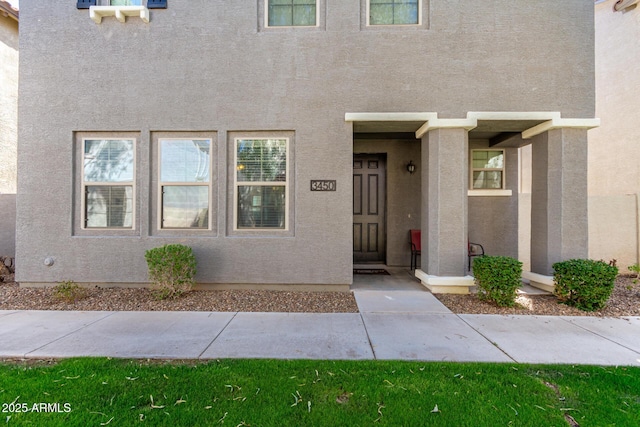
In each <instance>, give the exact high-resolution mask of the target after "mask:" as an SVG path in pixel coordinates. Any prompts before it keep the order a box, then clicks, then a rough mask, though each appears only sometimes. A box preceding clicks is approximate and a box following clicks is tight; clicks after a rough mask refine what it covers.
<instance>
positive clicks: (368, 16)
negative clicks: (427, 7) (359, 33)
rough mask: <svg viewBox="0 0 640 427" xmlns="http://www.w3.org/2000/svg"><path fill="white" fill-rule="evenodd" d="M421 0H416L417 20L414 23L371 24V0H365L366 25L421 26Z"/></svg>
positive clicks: (373, 26) (375, 26)
mask: <svg viewBox="0 0 640 427" xmlns="http://www.w3.org/2000/svg"><path fill="white" fill-rule="evenodd" d="M423 1H424V0H418V22H417V23H415V24H372V23H371V0H365V2H366V20H367V27H372V28H377V27H383V28H384V27H387V28H388V27H419V26H422V19H423V17H422V8H423Z"/></svg>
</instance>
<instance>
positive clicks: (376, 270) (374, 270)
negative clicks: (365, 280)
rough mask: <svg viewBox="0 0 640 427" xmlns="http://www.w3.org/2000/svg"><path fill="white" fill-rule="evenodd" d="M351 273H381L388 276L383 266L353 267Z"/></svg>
mask: <svg viewBox="0 0 640 427" xmlns="http://www.w3.org/2000/svg"><path fill="white" fill-rule="evenodd" d="M353 274H382V275H386V276H390V274H389V272H388V271H387V270H385V269H384V268H354V269H353Z"/></svg>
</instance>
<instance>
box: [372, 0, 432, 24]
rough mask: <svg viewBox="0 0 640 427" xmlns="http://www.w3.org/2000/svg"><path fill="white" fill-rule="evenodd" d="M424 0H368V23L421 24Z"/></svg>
mask: <svg viewBox="0 0 640 427" xmlns="http://www.w3.org/2000/svg"><path fill="white" fill-rule="evenodd" d="M421 10H422V0H367V19H368V22H367V24H368V25H419V24H421V21H422V16H421V13H420V12H421Z"/></svg>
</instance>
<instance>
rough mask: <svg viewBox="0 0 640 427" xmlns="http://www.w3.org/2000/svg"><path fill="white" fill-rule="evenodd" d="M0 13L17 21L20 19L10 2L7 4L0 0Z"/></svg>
mask: <svg viewBox="0 0 640 427" xmlns="http://www.w3.org/2000/svg"><path fill="white" fill-rule="evenodd" d="M0 15H2V16H4V17H6V18H11V19H14V20H15V21H17V22H19V19H20V12H19V11H18V9H15V8H14V7H13V6H11V4H9V2H6V1H4V0H0Z"/></svg>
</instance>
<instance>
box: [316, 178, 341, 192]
mask: <svg viewBox="0 0 640 427" xmlns="http://www.w3.org/2000/svg"><path fill="white" fill-rule="evenodd" d="M311 191H336V180H335V179H312V180H311Z"/></svg>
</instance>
